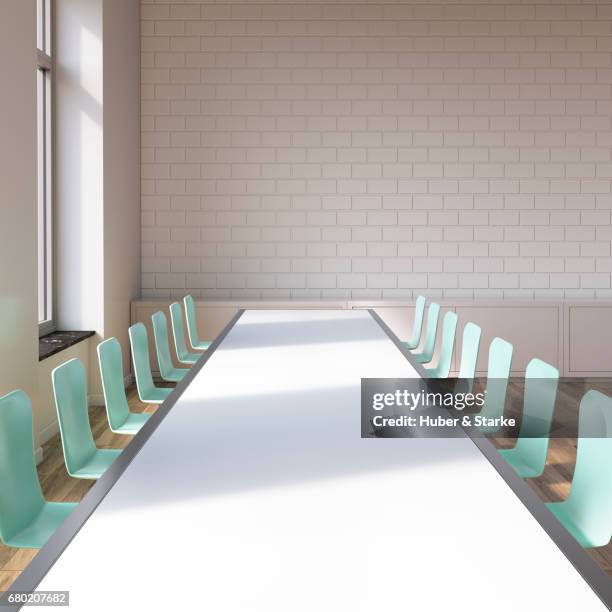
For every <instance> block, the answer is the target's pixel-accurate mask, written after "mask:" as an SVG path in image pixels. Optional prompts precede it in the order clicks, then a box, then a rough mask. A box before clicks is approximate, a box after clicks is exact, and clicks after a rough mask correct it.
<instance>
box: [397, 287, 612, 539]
mask: <svg viewBox="0 0 612 612" xmlns="http://www.w3.org/2000/svg"><path fill="white" fill-rule="evenodd" d="M426 304H427V300H426V298H425V297H424V296H418V297H417V299H416V303H415V315H414V321H413V326H412V336H411V338H410V339H409V340H408V341H407V342H405V343H404V345H405V346H406V348H407V349H408V350H409V351H410V352H411V354H412V356H413V357H414V359H415V360H416V361H418V362H419V363H421V364H423V365H424V367H425V368H426V370H427V371H428V374H429V375H430V376H431V377H433V378H447V377H448V376H449V373H450V369H451V363H452V356H453V351H454V347H455V335H456V331H457V323H458V316H457V314H456V313H455V312H452V311H449V312H447V313H445V315H444V318H443V323H442V337H441V340H440V348H439V355H438V359H437V362H436V365H433V361H434V351H435V346H436V337H437V331H438V320H439V318H440V305H439V304H437V303H435V302H432V303H430V304H429V306H428V307H427V319H426V321H427V323H426V330H425V333H424V334H423V323H424V320H425V307H426ZM480 337H481V328H480V327H479V326H478V325H476V324H475V323H472V322H468V323H466V325H465V327H464V329H463V337H462V345H461V356H460V361H459V373H458V377H459V378H460V379H466V380H467V381H473V380H474V376H475V374H476V363H477V359H478V353H479V349H480ZM513 350H514V349H513V346H512V344H510V343H509V342H507V341H506V340H503V339H502V338H494V339H493V341H492V342H491V344H490V346H489V355H488V364H487V387H486V388H487V394H486V399H485V403H484V405H483V407H482V410H481V411H480V412H479V414H480V415H481V416H483V417H487V418H492V419H497V418H499V417H501V416H502V415H503V413H504V407H505V403H506V392H507V385H508V379H509V376H510V367H511V363H512V353H513ZM558 381H559V370H558V369H557V368H555V367H553V366H552V365H550V364H548V363H546V362H544V361H542V360H540V359H532V360H531V361H530V362H529V363H528V364H527V368H526V370H525V393H524V398H523V405H522V421H521V428H520V430H519V435H518V438H517V440H516V444H515V445H514V447H513V448H509V449H501V450H499V451H498V452H499V453H500V454H501V455H502V456H503V458H504V459H505V460H506V461H507V462H508V463H509V464H510V465H511V466H512V467H513V468H514V470H515V471H516V472H517V473H518V475H519V476H521V477H522V478H536V477H538V476H541V475H542V474H543V473H544V469H545V467H546V459H547V455H548V447H549V440H550V431H551V425H552V422H553V416H554V411H555V404H556V399H557V385H558ZM483 431H484V433H495V428H491V429H487V428H484V430H483ZM611 474H612V398H610V397H608V396H607V395H604V394H603V393H600V392H599V391H596V390H590V391H588V392H587V393H586V394H585V395H584V396H583V398H582V400H581V402H580V409H579V423H578V444H577V455H576V465H575V469H574V476H573V479H572V483H571V488H570V492H569V495H568V497H567V498H566V499H565V500H564V501H562V502H551V503H547V504H546V506H547V507H548V509H549V510H550V511H551V512H552V513H553V514H554V515H555V516H556V517H557V519H558V520H559V521H560V522H561V523H562V525H563V526H564V527H565V528H566V529H567V530H568V531H569V532H570V533H571V534H572V536H573V537H574V538H575V539H576V540H577V541H578V542H579V543H580V544H581V545H582V546H583V547H585V548H591V547H598V546H606V545H607V544H608V543H609V542H610V538H611V537H612V476H611Z"/></svg>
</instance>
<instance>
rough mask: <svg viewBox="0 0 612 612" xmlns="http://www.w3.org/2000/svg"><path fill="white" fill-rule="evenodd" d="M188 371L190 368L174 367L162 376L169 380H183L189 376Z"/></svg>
mask: <svg viewBox="0 0 612 612" xmlns="http://www.w3.org/2000/svg"><path fill="white" fill-rule="evenodd" d="M187 372H189V368H172V369H171V370H170V371H168V372H164V374H163V375H162V378H163V379H164V380H167V381H168V382H181V380H183V378H185V376H187ZM160 374H161V372H160Z"/></svg>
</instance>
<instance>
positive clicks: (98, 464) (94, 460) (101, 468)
mask: <svg viewBox="0 0 612 612" xmlns="http://www.w3.org/2000/svg"><path fill="white" fill-rule="evenodd" d="M120 454H121V450H119V449H115V448H97V449H96V452H95V453H94V454H93V455H92V456H91V458H90V459H89V460H88V461H87V462H85V464H84V465H83V466H82V467H80V468H79V469H78V470H76V472H71V473H70V475H71V476H73V477H74V478H92V479H97V478H100V477H101V476H102V474H104V472H106V470H107V469H108V468H109V467H110V465H111V463H113V461H114V460H115V459H116V458H117V457H118V456H119V455H120Z"/></svg>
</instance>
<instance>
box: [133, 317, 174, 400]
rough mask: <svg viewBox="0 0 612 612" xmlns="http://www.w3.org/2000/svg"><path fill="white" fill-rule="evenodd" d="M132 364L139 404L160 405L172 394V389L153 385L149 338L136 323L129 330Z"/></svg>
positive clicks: (141, 326) (144, 328) (143, 327)
mask: <svg viewBox="0 0 612 612" xmlns="http://www.w3.org/2000/svg"><path fill="white" fill-rule="evenodd" d="M128 334H129V336H130V346H131V348H132V364H133V365H134V376H135V377H136V388H137V389H138V397H139V398H140V401H141V402H145V403H149V404H161V403H162V402H163V401H164V400H165V399H166V398H167V397H168V396H169V395H170V393H172V389H169V388H166V387H156V386H155V385H154V384H153V374H151V363H150V361H149V336H148V334H147V328H146V327H145V326H144V324H143V323H136V324H135V325H132V327H130V328H129V330H128Z"/></svg>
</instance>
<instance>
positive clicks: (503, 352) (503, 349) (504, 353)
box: [480, 338, 513, 433]
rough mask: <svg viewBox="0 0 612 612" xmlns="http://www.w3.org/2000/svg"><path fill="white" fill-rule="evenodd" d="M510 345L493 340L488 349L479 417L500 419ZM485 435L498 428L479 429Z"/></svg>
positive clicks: (506, 381)
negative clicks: (484, 384)
mask: <svg viewBox="0 0 612 612" xmlns="http://www.w3.org/2000/svg"><path fill="white" fill-rule="evenodd" d="M512 351H513V347H512V345H511V344H510V343H509V342H507V341H506V340H503V339H502V338H493V341H492V342H491V346H490V347H489V366H488V369H487V394H486V397H485V402H484V406H483V407H482V410H481V411H480V414H481V416H483V417H487V418H500V417H502V416H503V414H504V406H505V404H506V391H507V389H508V377H509V376H510V365H511V364H512ZM480 429H481V430H482V431H484V432H485V433H493V432H495V431H497V430H498V429H499V427H481V428H480Z"/></svg>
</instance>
